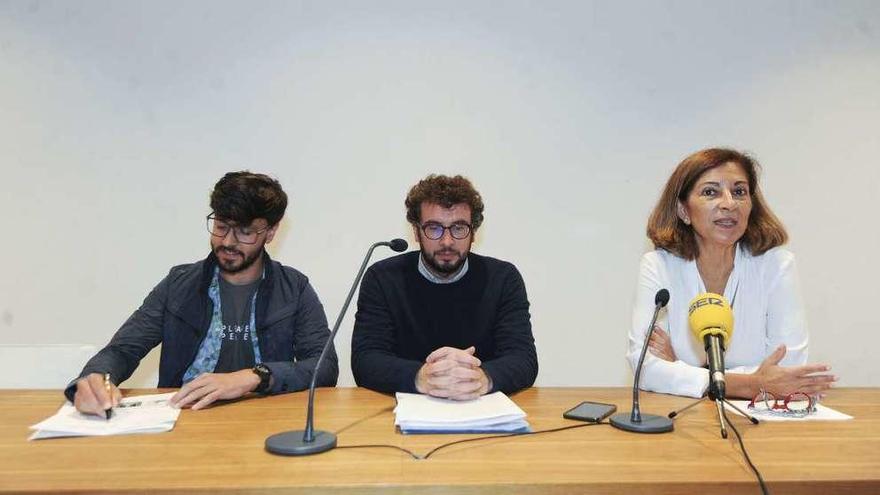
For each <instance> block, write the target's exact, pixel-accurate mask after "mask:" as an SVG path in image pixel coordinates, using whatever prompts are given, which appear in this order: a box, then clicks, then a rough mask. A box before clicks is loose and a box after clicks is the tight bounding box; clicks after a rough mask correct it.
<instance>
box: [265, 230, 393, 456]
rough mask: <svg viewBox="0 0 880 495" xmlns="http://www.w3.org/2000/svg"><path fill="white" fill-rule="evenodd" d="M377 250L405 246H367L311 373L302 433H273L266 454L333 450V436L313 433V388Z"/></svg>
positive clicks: (382, 244)
mask: <svg viewBox="0 0 880 495" xmlns="http://www.w3.org/2000/svg"><path fill="white" fill-rule="evenodd" d="M379 246H388V247H390V248H391V249H392V250H394V251H396V252H401V251H405V250H406V248H407V243H406V241H404V240H403V239H393V240H392V241H390V242H387V241H386V242H377V243H375V244H373V245H372V246H370V249H369V251H367V256H366V257H364V262H363V263H362V264H361V269H360V270H358V273H357V276H356V277H355V278H354V283H353V284H351V290H349V291H348V297H346V298H345V303H344V304H343V305H342V310H341V311H340V312H339V316H338V317H337V318H336V323H335V324H334V325H333V331H332V332H330V337H329V338H328V339H327V343H326V344H324V348H323V349H322V350H321V355H320V356H319V357H318V362H317V363H315V370H314V371H313V372H312V381H311V383H310V384H309V406H308V413H307V416H306V426H305V429H304V430H292V431H285V432H282V433H276V434H274V435H272V436H271V437H269V438H267V439H266V450H267V451H268V452H271V453H273V454H278V455H312V454H320V453H321V452H325V451H327V450H330V449H332V448H335V447H336V435H335V434H333V433H331V432H329V431H321V430H318V431H315V388H316V386H317V380H318V370H320V369H321V363H323V362H324V357H325V356H326V355H327V351H328V350H329V349H330V346H332V345H333V339H334V338H335V337H336V332H338V331H339V325H340V324H341V323H342V318H343V317H344V316H345V312H346V310H348V305H349V304H350V303H351V298H352V296H354V291H355V289H357V286H358V283H360V281H361V277H363V275H364V271H366V269H367V263H368V262H369V261H370V256H372V255H373V250H374V249H376V248H377V247H379Z"/></svg>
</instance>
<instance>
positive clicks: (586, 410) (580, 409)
mask: <svg viewBox="0 0 880 495" xmlns="http://www.w3.org/2000/svg"><path fill="white" fill-rule="evenodd" d="M615 411H617V406H615V405H614V404H605V403H602V402H590V401H588V400H585V401H583V402H581V403H580V404H578V405H576V406H574V407H572V408H571V409H569V410H568V411H565V412H564V413H562V417H563V418H565V419H576V420H578V421H587V422H590V423H598V422H599V421H602V420H603V419H605V418H607V417H608V416H611V415H612V414H614V412H615Z"/></svg>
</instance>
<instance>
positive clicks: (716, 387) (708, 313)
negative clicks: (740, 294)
mask: <svg viewBox="0 0 880 495" xmlns="http://www.w3.org/2000/svg"><path fill="white" fill-rule="evenodd" d="M688 325H690V328H691V333H692V334H693V336H694V338H695V339H697V342H700V343H702V344H703V346H704V347H705V349H706V357H707V359H706V360H707V361H708V364H709V398H710V399H712V400H717V399H724V394H725V392H726V383H725V381H724V350H725V349H727V345H728V344H729V343H730V338H731V336H732V335H733V311H731V309H730V303H728V302H727V299H725V298H724V296H722V295H719V294H713V293H711V292H707V293H705V294H700V295H698V296H697V297H695V298H694V299H693V300H692V301H691V303H690V306H689V307H688Z"/></svg>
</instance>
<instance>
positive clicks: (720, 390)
mask: <svg viewBox="0 0 880 495" xmlns="http://www.w3.org/2000/svg"><path fill="white" fill-rule="evenodd" d="M710 373H711V371H710ZM711 378H712V377H711V374H710V377H709V393H708V394H707V395H706V397H700V398H699V399H697V400H695V401H694V402H692V403H690V404H688V405H687V406H685V407H683V408H681V409H679V410H677V411H672V412H671V413H669V415H668V417H669V419H673V418H675V417H676V416H678V415H679V414H681V413H683V412H685V411H687V410H688V409H690V408H692V407H694V406H696V405H697V404H699V403H700V402H703V401H704V400H706V399H709V400H711V401H712V402H714V403H715V408H716V409H717V410H718V424H719V425H720V428H721V438H727V422H726V421H725V420H724V418H725V416H724V405H725V404H727V405H728V406H730V407H731V408H733V409H735V410H736V412H738V413H740V414H742V415H743V416H745V417H746V418H748V420H749V421H750V422H751V423H752V424H753V425H756V424H758V423H760V421H758V418H756V417H754V416H752V415H751V414H747V413H746V412H745V411H743V410H742V409H740V408H739V407H736V405H735V404H734V403H732V402H730V401H729V400H727V397H725V396H724V395H725V393H724V387H723V386H718V385H717V384H716V383H715V382H714V381H713V380H712V379H711ZM721 383H723V382H721Z"/></svg>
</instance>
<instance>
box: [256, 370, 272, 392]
mask: <svg viewBox="0 0 880 495" xmlns="http://www.w3.org/2000/svg"><path fill="white" fill-rule="evenodd" d="M251 371H253V372H254V374H256V375H257V376H258V377H260V384H259V385H257V388H255V389H254V392H256V393H258V394H265V393H266V392H268V391H269V381H270V380H271V379H272V370H270V369H269V367H268V366H266V365H265V364H263V363H259V364H257V365H256V366H254V367H253V368H251Z"/></svg>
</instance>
